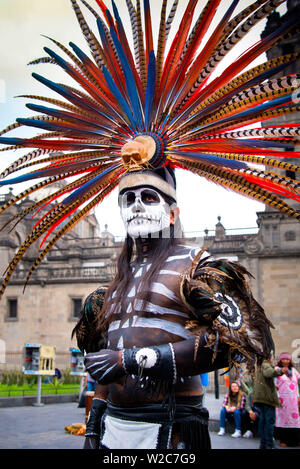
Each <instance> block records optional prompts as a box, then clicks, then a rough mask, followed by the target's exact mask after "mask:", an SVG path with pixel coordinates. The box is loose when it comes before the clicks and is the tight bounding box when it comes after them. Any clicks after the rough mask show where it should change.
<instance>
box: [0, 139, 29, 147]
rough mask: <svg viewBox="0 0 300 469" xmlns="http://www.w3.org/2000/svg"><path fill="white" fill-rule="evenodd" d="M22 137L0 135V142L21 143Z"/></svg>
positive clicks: (8, 143)
mask: <svg viewBox="0 0 300 469" xmlns="http://www.w3.org/2000/svg"><path fill="white" fill-rule="evenodd" d="M23 141H24V139H23V138H16V137H15V138H14V137H0V143H2V144H3V145H22V144H23Z"/></svg>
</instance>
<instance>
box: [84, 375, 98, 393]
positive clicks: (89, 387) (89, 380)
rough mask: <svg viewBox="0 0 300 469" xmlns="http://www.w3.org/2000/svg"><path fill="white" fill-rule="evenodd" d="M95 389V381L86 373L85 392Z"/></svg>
mask: <svg viewBox="0 0 300 469" xmlns="http://www.w3.org/2000/svg"><path fill="white" fill-rule="evenodd" d="M95 388H96V381H95V380H94V379H93V378H92V377H91V375H90V374H89V373H87V377H86V390H87V391H95Z"/></svg>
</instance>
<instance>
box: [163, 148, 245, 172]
mask: <svg viewBox="0 0 300 469" xmlns="http://www.w3.org/2000/svg"><path fill="white" fill-rule="evenodd" d="M171 153H174V154H175V155H180V156H184V157H187V158H190V160H192V161H193V160H194V161H197V160H200V161H202V162H203V163H208V164H213V165H217V166H222V167H224V166H225V167H227V168H231V169H248V166H247V165H246V163H243V162H241V161H236V160H228V159H227V158H222V157H221V156H216V155H210V154H208V153H194V152H189V151H180V150H173V149H172V151H171Z"/></svg>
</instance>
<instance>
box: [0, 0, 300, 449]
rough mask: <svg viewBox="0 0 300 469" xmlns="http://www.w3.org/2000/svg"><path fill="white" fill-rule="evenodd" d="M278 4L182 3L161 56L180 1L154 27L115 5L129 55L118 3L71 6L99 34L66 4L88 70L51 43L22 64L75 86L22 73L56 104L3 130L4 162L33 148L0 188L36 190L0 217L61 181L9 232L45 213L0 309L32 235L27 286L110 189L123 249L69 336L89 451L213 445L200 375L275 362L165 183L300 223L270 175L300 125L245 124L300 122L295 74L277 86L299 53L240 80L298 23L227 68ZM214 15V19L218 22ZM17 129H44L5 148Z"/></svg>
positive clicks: (243, 291) (282, 181) (235, 280)
mask: <svg viewBox="0 0 300 469" xmlns="http://www.w3.org/2000/svg"><path fill="white" fill-rule="evenodd" d="M283 1H284V0H274V1H273V0H272V1H266V0H258V1H253V2H251V3H250V4H249V5H247V6H246V7H245V8H244V9H243V10H241V11H237V12H236V11H235V10H236V7H237V5H238V3H240V2H238V0H232V1H231V2H229V3H228V2H227V1H225V0H224V2H222V4H221V1H219V0H216V1H215V0H208V1H207V2H206V3H205V2H203V4H202V2H198V1H197V0H189V1H188V2H184V1H183V2H181V3H182V4H186V5H185V10H184V11H182V13H181V17H180V22H176V24H177V31H176V30H175V31H174V33H175V34H174V35H173V36H174V37H173V40H172V41H171V42H170V44H168V43H167V40H168V35H169V32H170V30H171V25H172V23H173V19H174V17H175V14H176V10H177V5H178V3H179V2H178V0H173V2H172V6H171V9H169V8H167V7H168V5H167V3H168V2H167V0H163V1H162V2H152V3H153V4H154V3H155V10H154V11H153V15H151V7H150V2H149V0H144V2H143V4H144V5H143V11H144V16H143V15H142V9H141V2H140V1H137V2H132V1H131V0H126V5H127V9H128V13H129V17H130V24H131V30H132V38H133V47H130V44H129V42H128V39H127V34H128V31H127V28H126V26H125V23H123V21H122V18H121V16H120V15H119V11H118V7H117V5H116V2H112V12H110V11H109V9H108V8H107V6H106V4H105V1H104V0H97V2H96V3H97V5H98V11H96V10H95V9H94V7H93V6H92V5H91V4H90V2H89V1H87V0H82V1H81V3H82V4H84V7H85V8H87V9H88V10H89V12H90V13H91V16H92V18H93V19H94V20H95V21H96V25H97V33H96V34H94V33H93V31H92V30H91V28H90V26H89V24H88V22H87V21H86V20H85V18H84V15H83V13H82V11H81V7H80V6H79V4H78V2H77V0H71V3H72V6H73V9H74V12H75V15H76V17H77V20H78V23H79V25H80V27H81V30H82V32H83V35H84V37H85V39H86V41H87V43H88V46H89V48H90V52H91V58H90V57H89V56H88V55H87V54H86V53H85V52H84V51H83V50H82V49H81V48H79V47H78V46H77V45H76V44H74V43H73V42H70V44H69V46H70V48H67V47H65V46H64V45H63V44H61V43H60V42H59V41H57V40H55V39H50V38H49V40H50V41H52V42H53V43H54V44H55V47H57V48H58V49H60V50H61V51H63V53H64V54H66V56H67V57H65V56H64V57H61V55H59V54H58V53H57V52H56V51H54V50H52V49H50V48H49V47H45V49H44V50H45V52H46V54H47V57H40V58H38V59H37V60H35V61H33V62H32V64H39V63H51V64H55V65H56V66H58V67H59V68H61V69H62V70H63V71H64V72H65V73H66V74H67V75H68V77H71V78H72V79H73V80H74V81H75V87H74V86H70V85H69V84H63V83H60V82H59V83H57V82H55V81H52V80H49V79H48V78H46V77H44V76H42V75H39V74H38V73H33V77H34V78H35V79H36V80H37V81H38V82H39V83H41V84H42V85H44V86H46V88H48V89H50V90H51V91H54V92H55V93H56V94H58V95H59V99H57V97H55V98H52V97H51V98H49V97H47V96H38V95H29V96H28V95H26V96H27V97H29V98H30V99H37V100H38V101H41V102H42V104H41V103H40V104H34V103H28V104H27V107H28V108H29V109H30V110H32V111H34V112H37V113H38V114H37V115H36V114H35V115H34V116H32V117H29V118H19V119H17V121H16V122H15V123H12V124H10V125H8V126H7V127H6V128H5V129H3V130H2V131H1V132H0V144H4V145H6V147H5V148H1V151H4V150H14V149H16V150H18V149H20V148H31V149H32V150H31V151H30V152H29V153H27V154H26V155H23V156H22V157H20V158H18V160H16V161H15V162H14V163H13V164H11V165H10V166H8V167H7V168H6V169H5V170H4V171H3V172H2V173H1V175H0V186H5V185H7V186H11V185H15V184H19V183H23V182H27V181H30V180H33V181H34V183H33V185H32V186H31V187H29V188H28V189H26V190H25V191H23V192H21V193H20V194H19V195H17V196H15V197H13V198H11V199H9V201H7V202H6V203H5V204H4V205H3V206H2V207H1V208H0V213H2V212H4V211H6V210H7V209H9V207H11V206H12V205H15V204H17V203H18V202H19V201H20V200H22V199H24V198H26V197H27V196H28V195H30V194H31V193H33V192H35V191H38V190H39V189H41V188H42V187H46V186H50V185H52V184H53V183H54V182H55V181H57V180H67V181H68V182H67V185H66V186H64V187H63V188H60V189H59V190H57V191H56V192H54V193H51V194H50V195H49V196H47V197H40V198H39V200H38V201H37V202H34V203H33V204H32V205H30V206H26V207H25V208H24V209H23V210H22V211H20V212H18V213H17V215H15V216H13V218H12V219H11V220H9V221H8V222H7V223H10V222H13V223H14V226H16V224H17V222H18V221H19V220H22V219H23V218H24V217H27V216H28V215H29V214H30V215H31V214H35V213H39V212H40V209H41V208H43V207H46V206H47V205H48V204H50V203H52V202H53V203H54V206H53V207H51V208H50V210H49V211H48V212H47V213H46V214H45V215H43V216H42V217H41V218H40V220H38V221H37V223H36V224H35V225H34V227H33V228H32V230H31V232H30V233H29V234H28V236H26V238H25V239H24V240H23V241H22V244H20V247H19V249H18V250H17V252H16V253H15V255H14V257H13V259H12V260H11V261H10V263H9V265H8V267H7V269H6V271H5V275H4V278H3V281H2V285H1V287H0V297H1V296H2V295H3V293H4V292H5V289H6V287H7V285H8V282H9V281H10V278H11V276H12V275H13V272H14V270H15V269H16V267H17V266H18V264H19V262H20V261H21V259H22V258H23V257H24V255H25V253H26V252H27V251H28V249H29V248H30V247H31V246H32V245H33V243H35V242H36V241H37V240H38V239H42V243H41V247H42V249H41V252H40V253H39V255H38V256H37V258H36V259H35V261H34V263H33V264H32V266H31V268H30V270H29V272H28V274H27V277H26V281H25V284H27V282H28V281H29V279H30V276H31V275H32V273H33V272H34V270H35V269H36V268H37V267H38V266H39V264H40V263H41V262H42V261H43V260H44V258H45V256H46V255H47V253H48V252H49V251H50V250H51V249H52V247H53V246H54V245H55V243H56V242H57V241H58V240H59V239H61V237H62V236H63V235H65V234H66V233H67V232H68V231H69V230H71V229H72V228H73V227H74V225H75V224H76V223H78V222H79V221H80V220H82V219H83V218H84V217H85V216H86V214H87V213H88V212H89V211H90V210H91V209H93V208H94V207H95V206H96V205H97V204H98V203H101V202H102V200H103V199H104V198H105V197H106V196H107V195H108V194H109V193H110V192H111V191H112V190H113V189H114V188H115V187H116V186H117V184H118V183H120V184H119V194H120V197H119V204H120V208H121V215H122V218H123V221H124V223H125V226H126V231H127V237H126V241H125V244H124V248H123V251H122V253H121V255H120V258H119V262H118V272H117V275H116V278H115V279H114V280H113V282H112V284H111V285H110V287H109V288H108V291H107V293H106V295H105V298H104V301H103V291H102V290H97V291H96V292H94V293H92V294H91V295H90V296H89V298H88V299H87V302H86V304H85V308H84V312H83V316H82V319H81V321H80V323H79V324H78V326H77V327H76V330H75V332H76V333H77V336H78V343H79V344H81V345H82V347H81V348H82V350H85V351H86V352H87V356H86V368H87V370H88V371H89V372H90V374H91V375H92V376H93V377H94V379H95V380H96V381H97V382H98V388H97V391H96V395H95V396H96V397H95V399H94V401H93V405H92V410H91V414H90V419H89V422H88V425H87V432H86V436H87V438H86V444H87V446H91V445H93V444H94V446H95V447H99V439H100V440H101V443H100V445H101V447H103V448H105V447H106V448H123V447H124V446H125V447H126V448H171V447H172V448H177V447H185V448H186V449H191V448H197V449H199V448H207V447H209V446H210V443H209V435H208V430H207V420H208V416H207V412H206V411H205V410H204V409H203V408H202V407H201V395H202V389H201V384H200V378H199V374H200V373H204V372H208V371H210V370H213V369H217V368H219V367H220V368H223V367H225V366H228V365H231V364H234V363H237V362H241V361H246V362H247V364H248V368H249V369H251V367H253V366H254V364H255V362H256V361H257V360H259V359H262V358H265V357H266V358H267V357H268V355H269V353H270V350H271V348H272V338H271V335H270V331H269V328H270V326H271V324H270V322H269V321H268V320H267V318H266V317H265V314H264V312H263V310H262V308H261V307H260V306H259V305H258V303H257V302H256V301H255V300H254V298H253V297H252V294H251V291H250V289H249V286H248V283H247V280H246V278H247V275H248V274H247V272H246V270H245V269H244V268H243V267H242V266H240V265H238V264H234V263H231V262H229V261H225V260H213V259H211V258H209V257H208V256H207V255H206V254H205V252H202V251H199V252H198V253H197V252H196V251H195V250H194V249H193V248H190V247H188V246H186V245H184V243H183V242H182V241H181V240H180V238H179V233H178V231H177V228H178V225H179V222H178V214H179V212H178V208H177V205H176V190H175V179H174V177H173V171H174V169H175V168H181V169H184V170H187V171H191V172H192V173H193V174H197V175H199V176H200V177H203V178H205V179H207V180H209V181H212V182H214V183H216V184H218V185H220V186H222V187H224V188H227V189H230V190H232V191H234V192H237V193H238V194H243V195H245V196H247V197H250V198H254V199H255V200H259V201H261V202H263V203H264V204H267V205H269V206H270V207H272V208H273V209H276V210H279V211H280V212H282V213H283V214H286V215H289V216H291V217H293V218H295V219H297V220H299V219H300V214H299V213H298V211H297V210H295V209H294V208H293V207H292V206H290V205H289V204H288V203H287V201H286V198H290V199H291V200H295V201H298V202H299V201H300V190H299V188H300V186H299V181H296V180H294V179H291V178H290V177H288V176H284V175H283V174H280V175H278V174H275V173H274V172H273V168H280V170H282V171H289V172H293V173H299V172H300V168H299V167H298V166H297V165H294V164H291V163H289V162H285V161H283V158H284V159H285V158H289V157H291V156H293V158H296V157H299V156H300V154H299V151H296V145H297V141H298V140H297V139H298V137H299V134H300V131H299V126H298V124H295V125H293V126H291V125H288V126H283V125H275V126H274V125H270V126H268V127H266V126H264V127H263V128H260V127H257V128H251V129H249V128H245V127H247V126H249V125H251V126H253V125H258V126H259V122H262V121H264V122H265V123H266V122H267V120H268V119H273V118H274V117H277V118H278V117H280V116H283V115H286V114H290V113H296V112H298V111H299V104H298V103H294V101H293V97H294V93H295V92H296V90H297V88H298V80H297V79H296V78H297V77H296V76H294V77H293V76H291V75H286V76H281V77H279V78H274V77H278V74H281V72H283V70H284V69H285V67H286V66H287V65H288V66H289V65H290V64H292V63H293V62H295V61H296V60H298V58H299V54H298V53H288V54H285V55H283V56H281V57H278V58H277V57H275V58H273V59H271V60H267V61H265V62H263V63H262V64H259V65H255V66H252V68H249V66H251V64H252V63H253V61H254V60H256V59H257V58H259V57H260V56H261V54H263V53H264V52H265V51H267V50H268V49H270V48H271V47H272V46H273V45H274V44H276V45H277V44H278V41H279V40H283V39H285V38H288V39H289V38H290V37H293V35H295V34H298V32H299V18H297V15H292V17H291V18H289V19H287V20H286V21H285V22H284V23H283V24H281V25H280V27H278V28H277V29H276V30H275V31H272V33H270V34H267V35H266V36H264V37H262V38H261V39H260V40H259V41H256V42H255V44H252V45H251V44H250V41H249V43H248V42H247V41H246V42H245V44H246V47H247V50H244V51H243V50H240V51H239V52H238V57H237V59H236V60H233V61H232V60H231V58H230V60H228V64H225V63H224V61H223V60H224V59H225V58H229V56H228V55H227V54H229V53H231V51H232V49H234V48H235V46H237V45H238V44H240V41H242V40H243V39H244V38H245V36H246V35H247V34H248V32H249V31H251V30H252V31H253V29H252V28H254V27H255V26H256V25H257V24H258V22H259V21H261V20H262V19H263V18H266V17H267V16H268V15H269V14H270V13H271V12H273V11H274V10H275V9H276V8H277V7H278V6H280V4H281V3H283ZM122 3H124V2H122ZM156 3H160V7H161V8H160V24H159V32H158V40H157V47H156V46H155V44H154V41H153V38H154V36H153V31H152V19H151V16H154V15H155V21H157V5H156ZM200 3H201V6H202V8H201V11H197V13H196V10H198V8H196V7H197V6H198V4H199V6H200ZM219 4H220V8H219V10H218V7H219ZM94 6H95V5H94ZM223 7H226V8H225V9H223ZM153 9H154V6H153ZM217 10H218V11H220V10H223V12H222V15H220V18H219V19H218V18H216V24H215V25H213V23H214V20H215V17H216V16H217V17H218V15H215V14H216V13H217ZM167 11H168V13H167ZM194 14H195V18H194ZM196 16H197V17H196ZM153 19H154V18H153ZM194 20H195V21H194ZM143 24H144V27H143ZM211 26H213V31H212V32H211V33H210V34H208V37H207V40H206V39H204V38H205V36H206V33H207V32H208V31H209V30H210V28H211ZM97 37H98V38H99V39H97ZM236 52H237V50H236ZM223 64H224V65H225V67H223ZM45 102H46V103H48V104H49V105H44V104H45ZM53 106H54V107H53ZM57 108H58V109H57ZM20 126H26V127H30V128H33V129H36V128H37V129H39V130H38V133H37V134H35V135H33V137H31V138H19V137H6V136H4V135H5V134H6V133H8V132H10V131H12V130H14V129H17V128H18V127H20ZM41 130H43V132H44V131H46V132H44V133H43V134H41V133H40V131H41ZM291 150H292V151H291ZM53 151H55V152H58V153H56V154H52V152H53ZM42 155H45V156H43V157H41V158H40V156H42ZM35 165H36V166H37V167H38V169H37V170H36V169H34V170H32V167H34V166H35ZM40 165H41V166H40ZM253 165H255V168H254V167H253ZM256 166H258V168H257V167H256ZM27 168H30V169H27ZM268 168H271V170H269V169H268ZM24 169H25V172H24V173H23V170H24ZM19 170H22V173H21V174H20V175H16V176H15V177H14V174H13V173H14V172H15V171H19ZM11 175H12V177H11ZM70 178H71V180H70ZM73 178H74V179H73ZM49 237H50V238H51V239H50V238H49ZM45 242H46V245H44V243H45ZM43 245H44V247H43ZM102 303H103V304H102ZM100 421H101V432H100ZM100 433H101V434H100ZM99 435H100V436H99Z"/></svg>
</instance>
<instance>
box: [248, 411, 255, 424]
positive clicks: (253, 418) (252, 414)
mask: <svg viewBox="0 0 300 469" xmlns="http://www.w3.org/2000/svg"><path fill="white" fill-rule="evenodd" d="M249 417H250V419H251V420H252V421H253V422H254V420H256V415H255V413H254V412H253V410H249Z"/></svg>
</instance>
